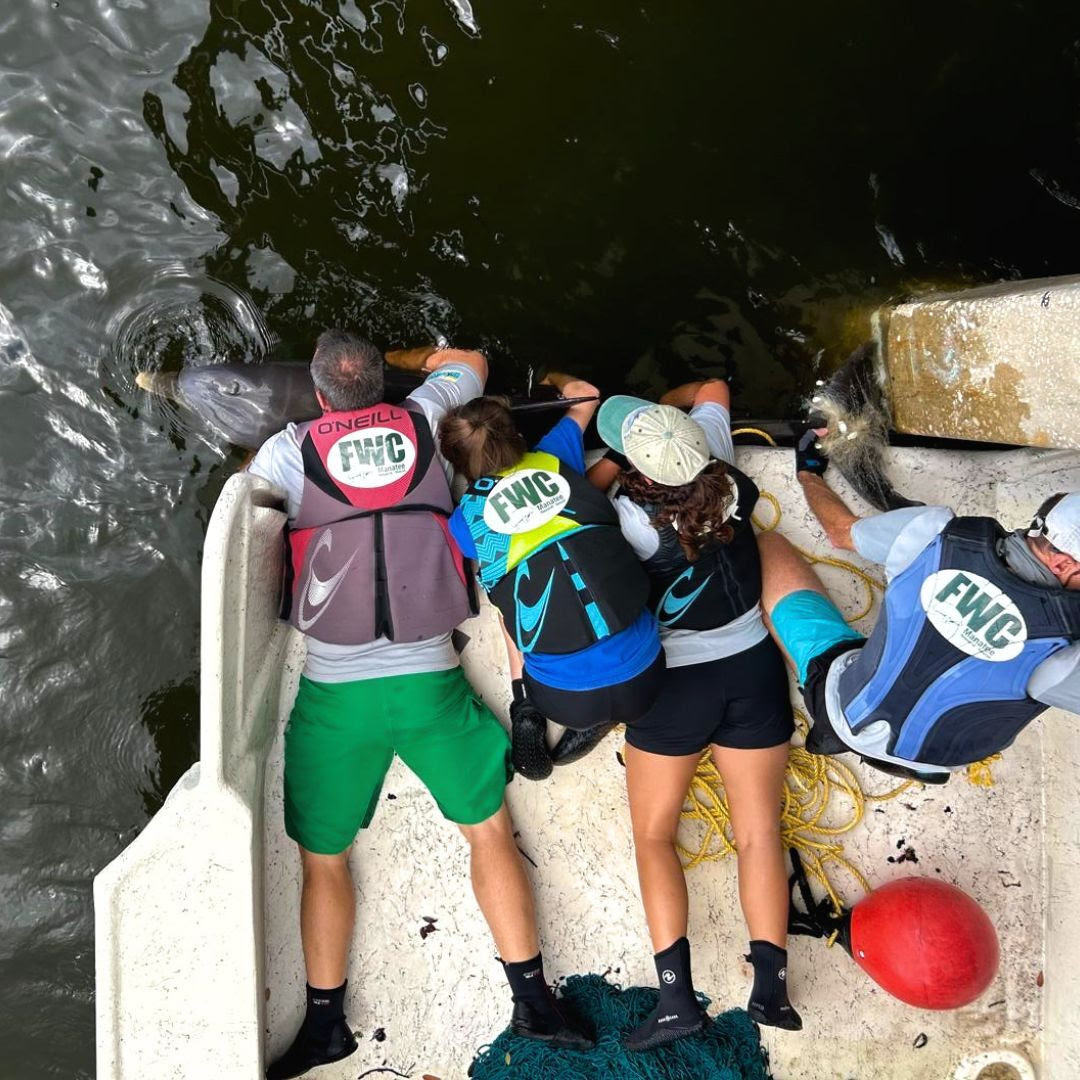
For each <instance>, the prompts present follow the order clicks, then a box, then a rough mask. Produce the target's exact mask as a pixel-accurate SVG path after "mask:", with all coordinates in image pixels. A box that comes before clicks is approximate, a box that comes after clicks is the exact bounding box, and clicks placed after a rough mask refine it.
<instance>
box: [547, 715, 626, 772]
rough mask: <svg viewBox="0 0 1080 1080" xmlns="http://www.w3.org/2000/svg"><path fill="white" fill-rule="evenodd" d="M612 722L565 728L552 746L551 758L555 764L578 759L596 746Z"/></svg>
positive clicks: (567, 762) (611, 725)
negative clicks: (589, 726)
mask: <svg viewBox="0 0 1080 1080" xmlns="http://www.w3.org/2000/svg"><path fill="white" fill-rule="evenodd" d="M614 726H615V725H614V724H597V725H596V727H591V728H567V729H566V730H565V731H564V732H563V733H562V735H561V736H560V738H559V741H558V742H557V743H556V744H555V745H554V746H553V747H552V750H551V760H552V761H553V762H554V763H555V764H556V765H569V764H571V763H572V762H574V761H580V760H581V758H583V757H584V756H585V755H586V754H587V753H588V752H589V751H590V750H592V749H593V748H594V747H595V746H597V745H598V744H599V743H600V741H601V740H602V739H603V738H604V736H605V735H607V733H608V732H609V731H611V729H612V728H613V727H614Z"/></svg>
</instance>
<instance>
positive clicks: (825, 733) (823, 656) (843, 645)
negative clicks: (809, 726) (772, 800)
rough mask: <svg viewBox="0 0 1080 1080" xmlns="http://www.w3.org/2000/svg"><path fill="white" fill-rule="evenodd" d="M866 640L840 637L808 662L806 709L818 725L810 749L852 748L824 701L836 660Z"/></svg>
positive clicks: (828, 751) (829, 751)
mask: <svg viewBox="0 0 1080 1080" xmlns="http://www.w3.org/2000/svg"><path fill="white" fill-rule="evenodd" d="M865 644H866V640H865V639H864V640H862V641H858V640H852V641H839V642H837V643H836V644H835V645H833V647H832V648H831V649H826V650H825V651H824V652H823V653H819V654H818V655H817V656H815V657H814V659H813V660H811V661H810V663H809V664H807V665H806V682H805V683H804V684H803V688H802V696H803V701H804V702H805V704H806V711H807V712H808V713H809V714H810V719H811V720H812V721H813V722H814V725H813V726H814V728H816V729H817V732H816V734H813V735H812V737H811V738H809V739H807V749H808V750H810V752H811V753H815V754H842V753H845V752H846V751H848V750H849V749H850V747H848V746H847V745H846V744H845V743H843V742H841V740H840V738H839V736H837V735H836V734H835V733H834V731H833V726H832V722H831V721H830V720H829V709H828V706H827V705H826V704H825V679H826V677H827V676H828V674H829V668H831V667H832V665H833V661H834V660H836V659H837V658H838V657H841V656H843V655H844V654H845V653H849V652H851V650H852V649H861V648H862V647H863V645H865ZM838 747H839V748H838ZM841 748H842V749H841Z"/></svg>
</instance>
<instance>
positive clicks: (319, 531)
mask: <svg viewBox="0 0 1080 1080" xmlns="http://www.w3.org/2000/svg"><path fill="white" fill-rule="evenodd" d="M296 438H297V442H298V443H299V444H300V452H301V455H302V457H303V462H304V489H303V494H302V496H301V500H300V509H299V511H298V512H297V515H296V520H295V521H294V522H292V523H291V525H290V526H289V527H288V529H287V530H286V544H287V550H286V560H285V575H286V577H285V587H284V589H283V590H282V592H283V599H282V617H283V618H285V619H287V620H288V621H289V622H290V623H292V625H293V626H295V627H297V629H299V630H301V631H303V632H304V633H305V634H309V635H311V636H312V637H315V638H317V639H318V640H319V641H324V642H328V643H330V644H335V645H363V644H365V643H367V642H370V641H374V640H375V639H376V638H379V637H382V636H385V637H387V638H389V639H390V640H392V641H420V640H423V639H425V638H431V637H437V636H439V635H440V634H444V633H447V632H448V631H450V630H452V629H453V628H454V627H455V626H457V624H458V623H459V622H461V621H462V620H464V619H467V618H468V617H469V616H470V615H471V614H474V613H475V610H476V607H475V603H474V596H473V592H472V589H471V587H470V585H469V582H468V575H467V574H466V572H465V565H464V560H463V559H462V557H461V554H460V552H459V551H458V549H457V545H455V544H454V543H453V542H452V540H451V539H450V534H449V528H448V524H447V522H448V520H449V515H450V513H451V511H452V508H453V502H452V499H451V495H450V485H449V484H448V483H447V480H446V474H445V472H444V471H443V467H442V465H441V463H440V462H439V460H438V458H437V457H436V455H435V441H434V439H433V437H432V433H431V428H430V426H429V425H428V422H427V418H426V417H425V416H424V414H423V413H422V412H421V411H420V410H419V409H416V408H411V407H409V406H408V405H406V406H399V405H386V404H381V405H374V406H372V407H371V408H370V409H357V410H355V411H352V412H330V413H326V414H325V415H324V416H322V417H320V418H319V419H317V420H310V421H308V422H307V423H304V424H298V425H297V428H296Z"/></svg>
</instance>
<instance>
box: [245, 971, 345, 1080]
mask: <svg viewBox="0 0 1080 1080" xmlns="http://www.w3.org/2000/svg"><path fill="white" fill-rule="evenodd" d="M346 986H348V983H347V982H345V983H342V984H341V985H340V986H338V987H335V988H334V989H333V990H319V989H317V988H316V987H314V986H308V988H307V1013H306V1014H305V1016H304V1022H303V1024H301V1026H300V1030H299V1032H298V1033H297V1035H296V1038H295V1039H293V1044H292V1046H290V1047H289V1049H288V1050H286V1051H285V1053H284V1054H282V1055H281V1057H279V1058H278V1059H277V1061H274V1062H272V1063H271V1064H270V1067H269V1068H268V1069H267V1070H266V1080H292V1077H294V1076H303V1075H304V1073H306V1072H307V1071H308V1070H309V1069H314V1068H315V1067H316V1066H318V1065H329V1064H330V1063H331V1062H333V1061H341V1060H342V1059H343V1058H347V1057H348V1056H349V1055H350V1054H355V1053H356V1039H354V1038H353V1033H352V1032H351V1031H350V1030H349V1022H348V1020H346V1019H345V987H346Z"/></svg>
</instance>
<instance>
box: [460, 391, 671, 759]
mask: <svg viewBox="0 0 1080 1080" xmlns="http://www.w3.org/2000/svg"><path fill="white" fill-rule="evenodd" d="M548 380H550V381H551V382H553V383H554V384H555V385H556V386H557V387H558V389H559V390H560V391H562V393H563V394H564V395H565V396H566V397H585V396H595V395H596V394H597V393H598V392H597V390H596V388H595V387H594V386H591V385H590V384H589V383H586V382H583V381H582V380H580V379H573V378H571V377H570V376H567V375H562V374H553V375H549V376H548ZM596 406H597V402H596V401H595V400H592V401H586V402H581V403H578V404H576V405H574V406H572V407H571V408H570V410H569V411H568V412H567V414H566V416H564V417H563V418H562V419H561V420H559V422H558V423H557V424H555V425H554V427H552V429H551V430H550V431H549V432H548V433H547V434H546V435H545V436H544V437H543V438H542V439H541V440H540V442H539V443H537V445H536V446H535V447H534V448H533V449H532V450H530V449H529V448H528V446H527V445H526V443H525V440H524V438H523V437H522V436H521V434H520V433H519V432H518V430H517V428H516V426H515V424H514V418H513V415H512V413H511V412H510V410H509V408H508V407H507V404H506V402H505V401H504V400H501V399H499V398H494V397H485V398H478V399H477V400H475V401H470V402H469V403H468V404H465V405H461V406H459V407H458V408H456V409H453V410H451V411H450V412H449V413H448V414H447V416H446V417H445V419H444V420H443V422H442V426H441V428H440V430H439V445H440V447H441V449H442V453H443V456H444V457H445V458H446V460H447V461H449V462H450V464H451V465H453V466H454V468H455V469H456V470H457V471H458V472H459V473H461V474H462V476H464V477H465V479H466V480H467V481H468V482H469V487H468V489H467V490H466V492H465V494H464V495H463V496H462V499H461V502H460V503H459V504H458V507H457V509H456V510H455V511H454V513H453V515H452V516H451V518H450V533H451V535H452V536H453V538H454V541H455V542H456V544H457V546H458V547H459V548H460V550H461V552H462V554H463V555H464V556H465V557H466V558H468V559H471V560H473V561H474V562H475V563H476V566H477V578H478V580H479V582H480V584H481V586H482V587H483V588H484V589H485V590H486V591H487V593H488V595H489V597H490V598H491V600H492V603H494V604H495V606H496V607H497V608H498V609H499V614H500V616H501V617H502V622H503V629H504V633H505V635H506V643H507V652H508V656H509V663H510V677H511V680H512V685H513V693H514V704H513V705H512V706H511V710H510V717H511V734H512V741H513V755H514V758H513V760H514V767H515V768H516V769H517V771H518V772H520V773H521V774H522V775H523V776H525V777H527V778H528V779H530V780H542V779H543V778H544V777H546V776H548V775H549V774H550V773H551V767H552V762H553V761H554V762H555V763H556V764H560V763H566V762H570V761H574V760H576V759H577V758H579V757H581V756H582V755H583V754H584V753H586V752H587V751H588V750H589V749H591V748H592V747H593V746H595V745H596V743H597V742H599V740H600V739H601V738H602V737H603V736H604V735H605V734H606V733H607V732H608V731H610V730H611V728H612V727H614V726H615V725H616V724H627V723H630V722H631V721H633V720H636V719H637V718H638V717H639V716H642V715H643V714H644V713H645V712H647V711H648V710H649V708H650V706H651V705H652V703H653V701H654V700H655V699H656V695H657V694H658V693H659V692H660V685H661V682H662V680H663V673H664V656H663V653H662V651H661V649H660V637H659V634H658V633H657V626H656V617H655V616H654V615H653V613H652V612H651V611H649V609H648V607H647V606H646V601H647V600H648V595H649V583H648V580H647V578H646V576H645V573H644V571H643V570H642V569H641V564H640V563H639V562H638V559H637V556H635V555H634V552H633V550H632V549H631V548H630V545H629V544H628V543H627V542H626V540H625V539H624V538H623V535H622V533H621V532H620V531H619V518H618V515H617V514H616V513H615V510H614V509H613V508H612V506H611V503H610V502H608V500H607V498H606V497H605V496H604V495H603V493H602V492H599V491H597V490H596V488H595V487H593V486H592V485H591V484H590V483H589V482H588V480H586V479H585V475H584V474H585V445H584V441H583V433H584V430H585V428H586V427H587V426H588V424H589V421H590V420H591V419H592V416H593V413H594V412H596ZM545 717H546V718H547V719H550V720H553V721H555V722H556V723H558V724H562V725H563V726H564V727H566V728H567V729H569V730H567V731H566V732H565V733H564V734H563V736H562V737H561V738H560V740H559V741H558V742H557V743H556V745H555V747H554V750H553V751H552V752H550V753H549V751H548V746H547V742H546V729H547V723H546V720H545Z"/></svg>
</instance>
